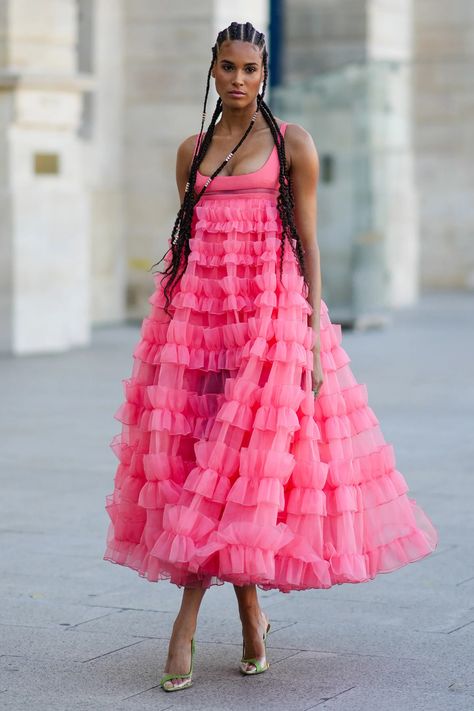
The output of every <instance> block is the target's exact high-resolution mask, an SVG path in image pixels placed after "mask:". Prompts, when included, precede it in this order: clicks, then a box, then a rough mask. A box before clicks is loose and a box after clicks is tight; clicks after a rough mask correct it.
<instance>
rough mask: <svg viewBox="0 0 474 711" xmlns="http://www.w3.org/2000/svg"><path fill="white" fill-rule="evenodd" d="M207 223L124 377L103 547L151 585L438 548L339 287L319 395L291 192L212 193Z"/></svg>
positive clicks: (304, 583) (343, 572) (289, 579)
mask: <svg viewBox="0 0 474 711" xmlns="http://www.w3.org/2000/svg"><path fill="white" fill-rule="evenodd" d="M271 162H272V161H271V160H270V161H267V164H266V165H267V167H271ZM236 177H237V176H236ZM238 177H239V179H241V178H243V176H238ZM225 178H226V176H223V180H222V181H221V182H220V183H219V181H217V186H218V187H219V186H220V187H223V186H226V185H229V184H230V183H229V182H227V184H226V182H225ZM240 182H242V181H241V180H240ZM192 234H193V237H192V239H191V240H190V248H191V253H190V254H189V257H188V266H187V268H186V271H185V273H184V274H183V276H182V278H181V280H180V282H179V283H178V286H177V287H176V289H175V291H174V292H173V298H172V303H171V306H170V312H171V314H172V315H171V317H170V316H168V315H167V314H166V313H165V311H164V309H163V307H164V304H165V300H164V295H163V289H162V286H161V284H160V280H161V278H162V275H161V274H155V275H154V279H155V282H156V288H155V290H154V293H153V294H152V295H151V297H150V299H149V301H150V304H151V309H150V312H149V315H148V316H147V317H146V318H145V319H144V320H143V323H142V328H141V334H140V338H139V341H138V343H137V345H136V347H135V349H134V352H133V358H134V364H133V369H132V374H131V376H130V377H129V378H127V379H125V380H124V381H123V385H124V398H123V401H122V404H121V405H120V407H119V408H118V410H117V412H116V413H115V417H116V418H117V419H118V420H119V421H120V422H121V431H120V433H119V434H117V435H115V437H114V438H113V440H112V442H111V447H112V450H113V452H114V453H115V455H116V456H117V458H118V466H117V470H116V474H115V478H114V489H113V492H112V493H111V494H110V495H108V496H107V497H106V510H107V513H108V516H109V518H110V523H109V528H108V532H107V543H106V550H105V554H104V559H105V560H109V561H111V562H113V563H117V564H120V565H123V566H127V567H129V568H132V569H134V570H135V571H137V572H138V574H139V575H141V576H143V577H145V578H147V579H148V580H149V581H151V582H157V581H159V580H161V579H168V580H169V581H170V582H172V583H174V584H175V585H178V586H189V587H209V586H210V585H221V584H223V583H224V582H231V583H234V584H236V585H243V584H249V583H254V584H256V585H257V586H258V587H259V588H261V589H263V590H268V589H279V590H280V591H282V592H289V591H291V590H304V589H308V588H329V587H331V586H332V585H335V584H342V583H360V582H365V581H368V580H370V579H373V578H374V577H375V576H376V575H377V574H379V573H387V572H390V571H394V570H396V569H398V568H400V567H402V566H404V565H406V564H407V563H410V562H413V561H416V560H419V559H421V558H423V557H424V556H426V555H428V554H429V553H431V552H432V551H433V550H434V549H435V548H436V546H437V543H438V534H437V532H436V530H435V528H434V526H433V523H432V522H431V520H430V519H429V518H428V516H427V515H426V514H425V513H424V511H423V510H422V509H421V508H420V506H419V505H418V504H417V503H416V501H415V500H414V499H411V498H409V496H408V494H407V491H408V486H407V482H406V480H405V479H404V477H403V475H402V473H401V472H400V471H398V469H397V467H396V461H395V453H394V449H393V446H392V444H391V443H388V442H386V441H385V439H384V436H383V433H382V431H381V428H380V424H379V421H378V419H377V417H376V415H375V413H374V412H373V410H372V409H371V407H370V406H369V404H368V393H367V388H366V385H365V384H364V383H358V382H357V381H356V379H355V377H354V375H353V373H352V371H351V368H350V365H349V363H350V358H349V356H348V354H347V353H346V351H345V350H344V349H343V347H342V345H341V326H340V325H339V324H334V323H332V322H331V319H330V316H329V313H328V309H327V305H326V304H325V302H324V300H321V311H320V325H321V328H320V341H321V362H322V366H323V371H324V384H323V386H322V388H321V390H320V393H319V395H318V397H317V398H314V395H313V393H312V385H311V371H312V368H313V353H312V350H311V349H312V347H313V345H314V339H315V334H314V331H313V330H312V328H311V327H310V326H308V315H309V314H310V313H311V306H310V304H309V302H308V301H307V299H306V296H307V294H306V290H305V285H304V283H303V278H302V276H300V274H299V271H298V263H297V259H296V257H295V255H294V253H293V251H292V249H291V246H290V244H289V243H288V242H286V244H285V249H284V250H283V276H282V279H281V280H280V275H279V268H280V257H281V256H282V243H281V221H280V218H279V216H278V211H277V207H276V192H275V194H274V195H271V194H270V192H268V191H267V192H266V193H265V192H262V193H260V194H259V193H258V191H256V192H255V193H253V194H251V195H249V194H248V193H246V194H239V190H238V189H233V190H231V191H229V190H227V192H226V190H225V189H222V190H221V191H219V190H218V189H217V190H215V191H214V192H213V191H209V193H208V194H206V196H205V197H203V198H202V199H201V201H200V202H199V203H198V204H197V205H196V208H195V215H194V220H193V231H192ZM293 244H294V242H293ZM170 258H171V255H170V253H168V254H167V256H166V258H165V259H166V261H167V262H169V261H170Z"/></svg>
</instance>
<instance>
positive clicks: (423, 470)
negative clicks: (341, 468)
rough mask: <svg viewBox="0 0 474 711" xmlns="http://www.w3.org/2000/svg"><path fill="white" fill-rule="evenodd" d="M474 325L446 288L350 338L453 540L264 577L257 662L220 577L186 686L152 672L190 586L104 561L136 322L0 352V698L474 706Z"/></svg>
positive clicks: (11, 701) (413, 484) (36, 710)
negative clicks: (272, 584)
mask: <svg viewBox="0 0 474 711" xmlns="http://www.w3.org/2000/svg"><path fill="white" fill-rule="evenodd" d="M473 327H474V296H473V295H470V296H469V295H466V294H464V295H463V294H449V295H433V294H431V295H427V296H425V297H424V298H423V299H422V300H421V301H420V303H419V305H418V306H417V307H416V308H415V309H413V310H406V311H399V312H397V313H395V314H394V317H393V323H392V325H391V326H390V327H389V328H386V329H383V330H374V331H370V332H366V333H362V332H348V331H345V332H344V336H343V346H344V348H345V349H346V350H347V352H348V353H349V355H350V357H351V359H352V363H351V367H352V369H353V371H354V373H355V375H356V377H357V379H358V380H359V382H365V383H367V386H368V389H369V397H370V404H371V406H372V407H373V408H374V410H375V412H376V413H377V415H378V417H379V419H380V420H381V424H382V429H383V431H384V434H385V437H386V439H387V440H388V441H391V442H393V444H394V446H395V451H396V456H397V466H398V468H399V469H400V471H402V472H403V473H404V476H405V477H406V479H407V481H408V483H409V486H410V490H411V494H410V496H411V497H412V498H416V500H417V501H418V503H420V504H421V505H422V507H423V508H424V509H425V511H426V512H427V513H428V514H429V515H430V517H431V519H432V520H433V522H434V523H435V525H436V527H437V528H438V530H439V534H440V544H439V548H438V550H437V551H436V552H435V553H434V554H432V555H431V556H430V557H428V558H425V559H424V560H422V561H419V562H416V563H413V564H410V565H408V566H406V567H405V568H402V569H401V570H399V571H396V572H394V573H390V574H386V575H380V576H378V578H376V579H375V580H374V581H371V582H369V583H363V584H360V585H341V586H335V587H334V588H332V589H330V590H324V591H321V590H313V591H305V592H294V593H291V594H290V595H284V594H282V593H278V592H268V593H264V592H261V594H260V595H261V600H262V603H263V607H264V609H265V610H266V611H267V612H268V614H269V616H270V619H271V621H272V629H271V633H270V635H269V642H268V653H269V658H270V662H271V665H272V666H271V668H270V670H269V671H268V672H267V673H266V674H262V675H260V676H257V677H254V678H251V677H250V678H246V677H241V676H240V675H239V672H238V671H237V661H238V659H239V655H240V652H241V635H240V626H239V622H238V617H237V607H236V603H235V597H234V593H233V589H232V586H230V585H224V586H221V587H214V588H212V589H211V590H209V591H208V592H207V593H206V596H205V598H204V601H203V605H202V608H201V616H200V621H199V627H198V634H197V636H196V642H197V655H196V667H195V684H194V686H193V687H192V688H191V689H187V690H186V691H182V692H178V693H175V694H165V692H163V691H162V690H161V689H160V688H159V687H158V685H157V684H158V680H159V677H160V674H161V671H162V666H163V664H164V661H165V656H166V649H167V644H168V637H169V633H170V629H171V624H172V621H173V619H174V615H175V611H176V609H177V606H178V603H179V599H180V594H181V593H180V591H178V589H177V588H175V587H174V586H171V585H170V584H169V583H168V582H167V581H164V582H161V583H158V584H157V583H149V582H148V581H146V580H144V579H142V578H139V577H138V575H137V574H136V573H135V572H133V571H131V570H130V569H128V568H123V567H121V566H117V565H113V564H112V563H109V562H106V561H103V560H102V553H103V547H104V541H105V532H106V527H107V524H108V519H107V517H106V514H105V510H104V498H105V494H106V493H109V492H110V491H111V490H112V477H113V473H114V470H115V466H116V460H115V457H114V455H113V453H112V451H111V450H110V449H109V448H108V442H109V441H110V439H111V437H112V435H113V434H115V433H116V432H117V431H118V430H117V425H118V423H117V422H116V421H115V420H113V418H112V413H113V412H114V411H115V409H116V408H117V407H118V405H119V404H120V402H121V398H122V391H121V382H120V381H121V378H123V377H127V376H128V375H129V371H130V368H131V350H132V348H133V345H134V344H135V342H136V341H137V339H138V332H139V331H138V326H134V327H132V326H128V327H121V328H119V327H113V328H106V329H100V330H97V331H96V332H95V333H94V339H93V345H92V347H91V348H90V349H84V350H77V351H75V352H74V353H68V354H64V355H57V356H41V357H23V358H16V359H14V358H5V359H3V360H1V361H0V387H1V394H2V398H1V400H2V408H1V421H2V422H1V425H2V430H1V432H2V439H1V444H2V447H1V453H0V463H1V465H2V475H1V481H0V483H1V494H2V495H1V510H0V513H1V519H0V534H1V538H0V541H1V557H2V563H1V569H2V574H1V576H0V596H1V611H0V615H1V617H0V621H1V625H0V668H1V677H0V706H1V708H2V709H3V708H4V709H7V710H8V711H17V710H18V709H28V710H29V711H40V710H41V711H43V709H44V710H45V711H55V710H57V709H59V710H61V711H63V710H64V711H73V710H76V709H77V710H85V709H91V710H93V711H102V710H104V711H106V710H107V709H115V710H118V711H128V710H130V711H135V710H138V709H139V710H140V711H146V710H147V709H153V710H154V711H164V709H174V711H180V710H181V709H182V710H183V711H184V710H186V709H190V710H191V709H192V711H198V710H201V709H202V710H205V711H210V710H212V709H217V708H220V707H221V706H224V707H225V708H226V709H227V711H234V710H237V709H238V710H239V711H246V710H247V709H254V708H261V709H266V710H267V709H268V710H270V711H271V710H274V709H287V708H288V707H290V708H292V709H295V711H304V710H306V711H308V710H309V709H316V708H317V709H327V710H328V711H372V710H377V711H402V710H403V711H418V710H419V709H420V710H423V711H437V710H438V709H439V710H440V711H449V710H450V709H453V710H454V709H456V711H463V710H464V709H466V711H467V710H469V711H472V709H474V667H473V664H472V661H473V659H474V642H473V633H474V566H473V552H472V551H473V548H472V541H473V534H474V517H473V516H472V508H473V501H474V499H473V489H474V477H473V461H474V456H473V455H474V446H473V422H474V419H473V409H474V408H473V402H474V376H473V367H472V362H473V361H472V353H473V351H474V328H473ZM2 702H3V705H2Z"/></svg>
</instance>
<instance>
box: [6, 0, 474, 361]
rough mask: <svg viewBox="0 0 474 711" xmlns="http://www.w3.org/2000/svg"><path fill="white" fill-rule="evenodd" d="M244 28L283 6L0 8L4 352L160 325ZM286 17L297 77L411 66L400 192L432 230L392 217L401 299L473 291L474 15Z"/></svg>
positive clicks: (299, 13) (87, 1)
mask: <svg viewBox="0 0 474 711" xmlns="http://www.w3.org/2000/svg"><path fill="white" fill-rule="evenodd" d="M246 19H250V20H251V21H252V22H253V23H254V25H256V26H257V27H259V28H260V29H262V30H263V31H264V32H265V33H267V35H268V27H269V3H268V2H267V0H254V1H253V2H250V0H240V1H239V2H238V3H237V4H234V6H233V7H229V3H227V2H224V0H202V1H201V2H200V3H192V2H190V0H175V2H165V1H164V2H161V1H160V2H156V1H155V0H38V2H35V3H32V2H29V0H1V1H0V208H1V221H0V350H1V351H3V352H13V353H18V354H22V353H24V354H26V353H32V352H51V351H61V350H65V349H68V348H70V347H76V346H84V345H87V343H88V342H89V340H90V334H91V327H92V325H94V324H104V323H111V322H116V321H120V320H122V319H124V318H126V317H138V318H141V317H143V316H144V314H145V312H146V310H147V298H148V296H149V295H150V292H151V289H152V284H153V282H152V276H151V273H150V271H149V268H150V267H151V265H152V264H153V263H154V262H156V261H158V259H160V258H161V256H162V255H163V253H164V251H165V249H166V243H167V238H168V236H169V234H170V231H171V229H172V225H173V223H174V220H175V217H176V213H177V210H178V207H179V204H178V194H177V190H176V184H175V155H176V148H177V145H178V143H179V142H180V141H181V140H182V139H183V138H184V137H185V136H187V135H189V134H191V133H194V132H196V131H197V130H198V128H199V123H200V116H201V110H202V101H203V96H204V86H205V77H206V73H207V69H208V66H209V62H210V58H211V46H212V44H213V42H214V40H215V37H216V34H217V31H218V30H219V29H221V28H222V27H225V26H226V25H227V24H228V23H229V22H230V21H232V20H237V21H245V20H246ZM285 20H286V22H285V28H284V38H285V42H284V66H285V76H286V79H287V81H299V80H301V79H302V78H304V77H305V76H307V75H308V74H317V73H327V72H330V71H333V70H335V69H337V68H340V67H342V66H343V65H346V64H348V63H351V62H363V61H371V60H375V59H383V60H390V59H392V60H393V61H397V62H400V63H403V64H404V65H405V66H406V68H407V72H406V76H407V79H406V83H405V86H404V89H403V91H404V92H405V94H409V96H410V97H411V109H410V117H411V118H410V151H409V154H408V153H407V155H406V156H405V157H404V158H403V159H401V158H400V159H399V161H398V165H399V170H400V174H399V175H397V177H396V179H394V181H393V190H397V191H400V192H399V194H400V199H402V200H409V195H407V191H408V192H409V193H410V194H411V196H412V198H413V197H415V198H416V205H417V215H416V219H417V220H418V225H417V223H416V220H415V218H414V217H413V216H412V217H413V219H411V218H410V219H411V221H410V224H408V225H407V224H403V220H400V219H399V215H397V211H396V210H394V211H393V213H392V214H391V217H390V219H391V221H392V222H391V238H390V245H391V246H390V249H391V250H392V252H393V260H397V268H396V270H395V271H396V275H397V276H396V280H397V281H396V283H397V289H396V293H400V292H402V291H403V290H404V291H405V293H406V294H408V298H407V301H408V302H409V301H410V300H414V299H415V298H416V294H417V288H418V287H419V285H421V286H434V287H453V286H454V287H460V288H472V287H473V285H474V247H473V242H472V239H470V237H471V233H472V227H473V219H474V216H473V211H472V210H473V208H472V200H471V196H470V192H471V190H472V183H473V174H472V173H473V170H474V168H473V162H472V160H471V159H470V155H472V147H473V145H472V144H473V135H472V131H473V129H472V126H473V124H474V122H473V112H474V105H473V96H474V93H473V91H472V88H473V87H472V82H473V74H472V71H471V69H470V67H471V66H472V59H473V57H472V55H473V51H474V42H473V40H472V38H473V26H474V18H473V10H472V4H471V3H470V2H469V1H468V0H453V1H452V2H451V3H449V7H448V6H446V7H445V4H443V3H439V2H437V1H436V0H416V2H413V0H398V1H397V2H393V1H392V0H351V2H349V1H348V0H331V2H329V1H328V0H287V2H286V6H285ZM215 98H216V95H215V93H214V92H211V97H210V104H209V105H210V106H211V107H212V106H213V105H214V102H215ZM270 98H271V97H270ZM282 118H285V117H284V116H283V117H282ZM314 138H315V141H316V143H317V144H318V142H319V137H318V135H315V136H314ZM321 140H323V139H321ZM410 171H411V172H410ZM411 181H413V183H412V182H411ZM394 194H395V193H394ZM397 194H398V193H397ZM396 301H397V300H396V299H395V302H396Z"/></svg>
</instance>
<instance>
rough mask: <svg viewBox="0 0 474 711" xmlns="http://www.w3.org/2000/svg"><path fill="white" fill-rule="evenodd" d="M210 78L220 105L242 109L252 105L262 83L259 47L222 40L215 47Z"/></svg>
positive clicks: (247, 43) (236, 41)
mask: <svg viewBox="0 0 474 711" xmlns="http://www.w3.org/2000/svg"><path fill="white" fill-rule="evenodd" d="M211 76H213V77H214V79H215V80H216V91H217V93H218V94H219V96H220V97H221V99H222V103H223V104H225V105H228V106H229V107H232V108H243V107H245V106H248V105H249V104H252V103H254V102H255V99H256V98H257V94H258V92H259V89H260V85H261V83H262V81H263V62H262V56H261V52H260V50H259V48H258V47H257V46H256V45H254V44H252V43H251V42H244V41H242V40H226V41H225V42H223V43H222V44H221V46H220V47H219V48H218V53H217V60H216V63H215V64H214V66H213V68H212V70H211Z"/></svg>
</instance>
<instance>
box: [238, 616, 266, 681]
mask: <svg viewBox="0 0 474 711" xmlns="http://www.w3.org/2000/svg"><path fill="white" fill-rule="evenodd" d="M269 630H270V622H269V621H268V620H267V627H266V629H265V632H264V633H263V644H264V647H265V654H264V656H263V657H251V658H247V659H246V658H245V657H244V652H245V641H243V642H242V659H241V660H240V663H239V669H240V671H241V672H242V674H246V675H247V676H250V675H251V674H261V673H262V672H264V671H267V669H268V668H269V666H270V664H269V662H268V661H267V634H268V632H269ZM248 664H252V665H253V666H254V667H255V669H248V668H247V665H248Z"/></svg>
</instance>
